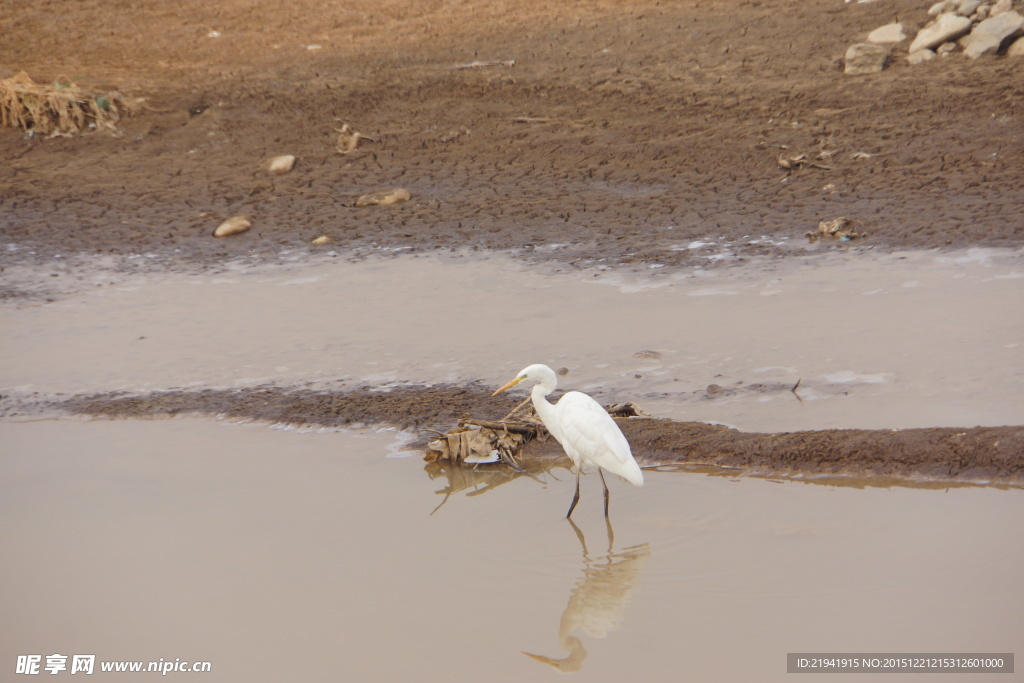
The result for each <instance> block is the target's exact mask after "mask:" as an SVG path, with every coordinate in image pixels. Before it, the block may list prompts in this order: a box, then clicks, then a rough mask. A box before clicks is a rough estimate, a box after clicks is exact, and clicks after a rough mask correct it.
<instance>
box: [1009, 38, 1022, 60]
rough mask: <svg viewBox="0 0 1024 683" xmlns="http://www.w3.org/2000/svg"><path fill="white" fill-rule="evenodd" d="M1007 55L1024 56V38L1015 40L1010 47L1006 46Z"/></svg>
mask: <svg viewBox="0 0 1024 683" xmlns="http://www.w3.org/2000/svg"><path fill="white" fill-rule="evenodd" d="M1006 56H1007V57H1024V38H1018V39H1017V40H1015V41H1013V44H1012V45H1010V47H1008V48H1006Z"/></svg>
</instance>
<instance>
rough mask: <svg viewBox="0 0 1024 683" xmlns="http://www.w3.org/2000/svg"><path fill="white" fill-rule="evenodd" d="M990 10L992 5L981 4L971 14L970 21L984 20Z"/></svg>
mask: <svg viewBox="0 0 1024 683" xmlns="http://www.w3.org/2000/svg"><path fill="white" fill-rule="evenodd" d="M991 11H992V5H982V6H981V7H979V8H978V11H977V12H975V13H974V14H972V15H971V21H985V20H986V19H988V13H989V12H991Z"/></svg>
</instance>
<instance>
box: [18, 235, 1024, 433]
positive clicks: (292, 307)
mask: <svg viewBox="0 0 1024 683" xmlns="http://www.w3.org/2000/svg"><path fill="white" fill-rule="evenodd" d="M44 271H45V269H35V270H30V271H24V269H21V270H19V269H16V268H15V269H9V271H8V272H7V273H5V276H6V277H7V279H8V280H9V281H10V282H14V284H15V286H18V281H19V279H20V281H23V282H30V283H35V284H36V285H38V283H39V282H60V283H63V286H65V287H66V288H67V287H68V283H69V282H73V283H74V284H73V285H71V286H70V288H69V289H67V291H68V292H70V293H66V294H65V295H62V296H59V297H57V299H56V300H55V301H53V302H51V303H45V304H40V303H36V304H30V305H5V306H3V307H0V349H3V350H4V353H2V354H0V391H5V393H14V394H24V393H31V392H42V393H54V392H82V391H102V390H129V391H134V390H159V389H167V388H171V387H183V386H184V387H188V386H251V385H256V384H259V383H261V382H268V381H272V382H276V383H280V384H283V385H293V384H297V383H305V382H310V381H334V380H347V381H348V382H350V383H352V384H363V383H370V384H383V385H388V384H389V383H403V382H429V383H435V382H445V381H447V382H465V381H472V380H483V381H484V382H486V383H487V384H489V385H490V384H493V385H494V386H495V387H497V386H500V385H501V384H503V383H504V382H505V381H506V380H507V379H508V378H510V377H511V376H512V375H513V374H514V373H515V372H517V371H518V370H519V369H520V368H522V367H524V366H526V365H528V364H530V363H534V362H545V363H548V364H549V365H552V366H553V367H559V366H565V367H567V368H568V369H569V370H570V373H569V375H568V376H567V377H566V378H565V379H564V380H563V384H564V385H565V386H567V387H572V388H576V389H583V390H586V391H590V392H591V393H594V394H596V395H597V397H598V398H600V399H601V400H604V401H606V402H609V403H610V402H621V401H629V400H632V401H635V402H637V403H638V404H639V405H640V406H641V408H643V409H644V410H646V411H647V412H649V413H651V414H653V415H655V416H662V417H673V418H677V419H692V420H705V421H714V422H722V423H726V424H731V425H734V426H737V427H739V428H741V429H744V430H764V431H782V430H793V429H822V428H831V427H861V428H890V427H891V428H906V427H926V426H973V425H1003V424H1020V423H1022V422H1024V362H1022V354H1024V346H1022V344H1024V316H1021V315H1020V311H1021V310H1024V252H1020V251H1017V252H1010V251H994V250H982V249H974V250H970V251H967V252H953V253H943V254H940V253H937V252H928V253H913V254H910V253H908V254H895V255H878V254H873V253H869V252H852V253H850V254H845V255H844V254H839V255H833V256H828V257H814V258H811V259H802V260H795V259H793V260H789V261H785V262H778V263H765V264H749V265H747V266H744V267H742V268H715V269H710V270H704V269H699V268H698V269H685V270H676V271H671V272H669V271H667V270H664V271H663V270H660V269H655V270H649V271H648V272H624V271H612V270H609V271H589V272H577V271H573V270H572V269H571V268H565V271H566V272H561V273H556V272H550V270H548V271H545V270H539V269H538V268H536V267H531V268H527V267H525V266H524V265H523V264H522V263H520V262H518V261H516V260H515V259H512V258H509V257H507V256H493V257H489V258H469V257H466V258H456V257H451V256H448V257H442V256H429V257H419V258H414V257H401V258H395V259H392V260H375V261H369V262H362V263H351V262H343V261H342V260H340V259H338V260H334V261H332V260H330V259H327V260H326V261H320V262H317V263H310V264H302V265H298V264H296V265H292V266H288V267H276V268H250V267H245V266H238V267H229V268H227V270H225V272H222V273H218V274H210V273H194V274H189V273H173V274H163V275H149V276H139V275H133V276H126V275H123V274H117V273H112V272H109V271H103V270H101V269H96V268H95V267H94V266H93V267H92V269H91V270H90V269H89V267H87V268H86V270H85V274H84V275H83V274H81V273H79V274H78V275H77V276H75V274H74V272H73V270H68V271H67V272H65V271H60V275H61V277H58V278H52V279H48V274H47V273H46V272H44ZM55 272H56V270H55ZM75 277H77V278H79V279H77V280H75ZM61 278H63V279H61ZM54 286H56V285H54ZM798 380H800V387H799V390H798V394H799V397H798V396H797V395H794V394H793V393H791V392H790V391H789V388H790V387H792V386H793V385H794V384H796V382H797V381H798ZM712 384H714V385H718V386H719V387H721V389H722V391H719V392H718V393H714V395H713V396H712V397H709V395H708V394H707V393H706V391H705V389H706V388H707V387H708V386H709V385H712ZM713 391H714V390H713Z"/></svg>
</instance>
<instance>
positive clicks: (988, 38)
mask: <svg viewBox="0 0 1024 683" xmlns="http://www.w3.org/2000/svg"><path fill="white" fill-rule="evenodd" d="M1022 27H1024V17H1022V16H1021V15H1020V14H1018V13H1017V12H1012V11H1011V12H1003V13H1002V14H999V15H996V16H993V17H989V18H988V19H986V20H985V21H983V22H981V23H980V24H978V25H977V26H975V27H974V30H973V31H971V33H970V35H968V36H967V37H966V38H964V40H963V46H964V54H965V55H967V56H968V57H971V58H974V59H977V58H978V57H980V56H982V55H988V54H994V53H996V52H998V51H999V46H1000V45H1002V43H1003V41H1004V40H1006V39H1007V38H1009V37H1010V36H1011V35H1013V34H1014V33H1016V32H1017V31H1019V30H1020V29H1021V28H1022Z"/></svg>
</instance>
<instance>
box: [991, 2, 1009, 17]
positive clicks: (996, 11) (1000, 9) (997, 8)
mask: <svg viewBox="0 0 1024 683" xmlns="http://www.w3.org/2000/svg"><path fill="white" fill-rule="evenodd" d="M1011 9H1013V0H999V2H997V3H996V4H994V5H992V9H991V10H989V13H988V15H989V16H990V17H996V16H999V15H1000V14H1003V13H1004V12H1009V11H1010V10H1011Z"/></svg>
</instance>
